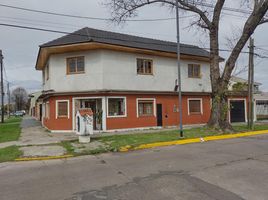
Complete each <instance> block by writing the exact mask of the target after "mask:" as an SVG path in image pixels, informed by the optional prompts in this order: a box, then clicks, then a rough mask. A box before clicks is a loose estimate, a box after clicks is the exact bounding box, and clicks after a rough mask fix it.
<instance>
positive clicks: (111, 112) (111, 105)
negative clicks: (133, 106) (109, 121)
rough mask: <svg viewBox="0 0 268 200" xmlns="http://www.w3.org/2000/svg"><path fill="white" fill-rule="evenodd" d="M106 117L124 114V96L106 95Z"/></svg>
mask: <svg viewBox="0 0 268 200" xmlns="http://www.w3.org/2000/svg"><path fill="white" fill-rule="evenodd" d="M107 104H108V117H123V116H126V98H125V97H108V103H107Z"/></svg>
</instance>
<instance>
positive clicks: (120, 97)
mask: <svg viewBox="0 0 268 200" xmlns="http://www.w3.org/2000/svg"><path fill="white" fill-rule="evenodd" d="M109 99H124V102H125V114H124V115H117V116H110V115H109ZM106 108H107V115H106V116H107V118H120V117H127V98H126V97H124V96H108V97H107V101H106Z"/></svg>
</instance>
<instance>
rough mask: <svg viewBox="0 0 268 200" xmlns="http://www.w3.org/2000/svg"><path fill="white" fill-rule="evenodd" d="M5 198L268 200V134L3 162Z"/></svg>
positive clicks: (1, 192)
mask: <svg viewBox="0 0 268 200" xmlns="http://www.w3.org/2000/svg"><path fill="white" fill-rule="evenodd" d="M0 178H1V179H0V199H3V200H5V199H8V200H13V199H14V200H15V199H17V200H26V199H27V200H33V199H34V200H51V199H52V200H54V199H55V200H60V199H64V200H103V199H111V200H116V199H117V200H124V199H125V200H173V199H176V200H201V199H203V200H216V199H217V200H240V199H248V200H267V199H268V134H267V135H262V136H254V137H247V138H240V139H232V140H221V141H213V142H205V143H200V144H190V145H180V146H170V147H162V148H157V149H150V150H142V151H135V152H129V153H108V154H102V155H97V156H83V157H77V158H72V159H68V160H50V161H32V162H16V163H15V162H14V163H2V164H0Z"/></svg>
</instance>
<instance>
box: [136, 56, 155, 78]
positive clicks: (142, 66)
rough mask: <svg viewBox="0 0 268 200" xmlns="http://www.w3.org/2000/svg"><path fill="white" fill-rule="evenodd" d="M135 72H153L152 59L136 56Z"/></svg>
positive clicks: (148, 73) (147, 73) (150, 73)
mask: <svg viewBox="0 0 268 200" xmlns="http://www.w3.org/2000/svg"><path fill="white" fill-rule="evenodd" d="M137 74H146V75H152V74H153V61H152V60H149V59H141V58H137Z"/></svg>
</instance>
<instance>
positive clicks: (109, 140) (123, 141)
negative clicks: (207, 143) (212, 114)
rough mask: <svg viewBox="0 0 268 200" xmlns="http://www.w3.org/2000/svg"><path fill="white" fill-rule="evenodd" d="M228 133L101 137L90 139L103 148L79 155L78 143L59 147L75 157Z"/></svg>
mask: <svg viewBox="0 0 268 200" xmlns="http://www.w3.org/2000/svg"><path fill="white" fill-rule="evenodd" d="M233 128H234V132H233V134H235V133H240V132H247V131H249V130H248V128H247V126H246V125H234V126H233ZM255 130H268V124H258V125H256V126H255ZM224 134H230V133H222V132H219V131H217V130H212V129H208V128H206V127H201V128H191V129H185V130H184V138H180V137H179V131H178V130H165V131H161V130H160V131H157V132H155V131H154V132H153V131H152V132H148V133H135V134H126V135H113V136H112V135H111V136H101V137H98V138H92V139H91V141H92V142H94V141H98V142H100V143H102V144H105V145H104V147H99V148H96V149H94V150H90V151H83V152H81V153H75V152H74V147H73V146H72V143H78V141H65V142H62V143H61V145H62V146H63V147H65V148H66V150H67V152H68V154H73V155H75V156H78V155H85V154H97V153H104V152H110V151H118V150H119V149H120V148H121V147H124V146H131V147H136V146H139V145H141V144H148V143H154V142H166V141H173V140H180V139H189V138H200V137H206V136H213V135H224Z"/></svg>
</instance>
